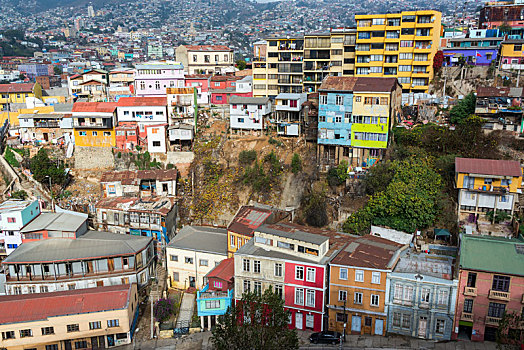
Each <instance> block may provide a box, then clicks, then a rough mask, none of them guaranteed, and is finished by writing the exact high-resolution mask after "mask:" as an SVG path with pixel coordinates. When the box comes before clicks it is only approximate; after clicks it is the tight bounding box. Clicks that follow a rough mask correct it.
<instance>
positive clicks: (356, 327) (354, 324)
mask: <svg viewBox="0 0 524 350" xmlns="http://www.w3.org/2000/svg"><path fill="white" fill-rule="evenodd" d="M360 326H361V318H360V316H353V317H351V332H358V333H360Z"/></svg>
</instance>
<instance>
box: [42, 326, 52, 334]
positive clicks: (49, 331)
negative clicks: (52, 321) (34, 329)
mask: <svg viewBox="0 0 524 350" xmlns="http://www.w3.org/2000/svg"><path fill="white" fill-rule="evenodd" d="M49 334H55V329H54V328H53V327H42V335H49Z"/></svg>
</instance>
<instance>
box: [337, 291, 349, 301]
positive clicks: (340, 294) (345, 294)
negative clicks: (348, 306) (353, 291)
mask: <svg viewBox="0 0 524 350" xmlns="http://www.w3.org/2000/svg"><path fill="white" fill-rule="evenodd" d="M347 298H348V292H347V291H345V290H339V291H338V301H345V300H347Z"/></svg>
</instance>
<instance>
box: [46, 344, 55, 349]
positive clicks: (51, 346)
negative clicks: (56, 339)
mask: <svg viewBox="0 0 524 350" xmlns="http://www.w3.org/2000/svg"><path fill="white" fill-rule="evenodd" d="M45 350H58V344H51V345H46V346H45Z"/></svg>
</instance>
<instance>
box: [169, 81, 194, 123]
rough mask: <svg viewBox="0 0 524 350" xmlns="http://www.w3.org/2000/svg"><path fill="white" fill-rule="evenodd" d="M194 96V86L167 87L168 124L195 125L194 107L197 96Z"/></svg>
mask: <svg viewBox="0 0 524 350" xmlns="http://www.w3.org/2000/svg"><path fill="white" fill-rule="evenodd" d="M196 97H197V98H196V99H195V87H185V88H169V89H167V113H168V115H169V118H168V124H169V125H174V124H176V123H184V124H190V125H195V108H197V107H198V96H196Z"/></svg>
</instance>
